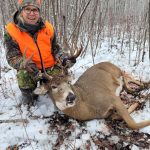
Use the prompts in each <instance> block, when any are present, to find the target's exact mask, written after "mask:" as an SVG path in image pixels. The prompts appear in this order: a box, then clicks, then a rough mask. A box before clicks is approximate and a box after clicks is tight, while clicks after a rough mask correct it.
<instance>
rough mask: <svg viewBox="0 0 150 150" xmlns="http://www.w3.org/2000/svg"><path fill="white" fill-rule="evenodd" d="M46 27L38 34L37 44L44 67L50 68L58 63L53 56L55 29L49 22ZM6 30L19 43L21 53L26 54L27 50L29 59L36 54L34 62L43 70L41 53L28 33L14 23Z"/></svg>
mask: <svg viewBox="0 0 150 150" xmlns="http://www.w3.org/2000/svg"><path fill="white" fill-rule="evenodd" d="M45 26H46V27H44V28H42V29H41V30H39V31H38V33H37V44H38V46H39V49H40V52H41V56H42V60H43V63H44V67H45V68H49V67H52V66H54V65H55V63H56V61H55V59H54V57H53V55H52V44H51V41H52V39H53V36H54V29H53V26H52V25H51V24H50V23H49V22H48V21H46V22H45ZM6 30H7V31H8V33H9V34H10V36H11V37H12V39H13V40H15V41H16V42H17V43H18V45H19V48H20V51H21V53H22V54H24V51H25V50H26V57H27V58H28V57H30V56H31V55H32V54H34V55H33V58H32V61H33V62H35V63H36V65H37V66H38V68H39V69H42V66H41V60H40V55H39V51H38V48H37V45H36V43H35V41H34V39H33V38H32V37H31V36H30V35H29V34H28V33H27V32H24V31H21V30H20V29H19V28H18V27H17V26H16V25H15V24H14V23H9V24H8V25H7V26H6Z"/></svg>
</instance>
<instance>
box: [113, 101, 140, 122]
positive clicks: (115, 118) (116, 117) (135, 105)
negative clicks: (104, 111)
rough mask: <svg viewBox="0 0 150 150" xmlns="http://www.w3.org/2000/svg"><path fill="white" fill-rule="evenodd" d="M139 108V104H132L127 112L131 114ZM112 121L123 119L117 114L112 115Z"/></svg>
mask: <svg viewBox="0 0 150 150" xmlns="http://www.w3.org/2000/svg"><path fill="white" fill-rule="evenodd" d="M138 106H139V103H134V104H132V105H131V106H130V107H129V108H128V109H127V110H128V113H129V114H131V113H132V112H133V111H134V110H135V109H136V108H137V107H138ZM111 118H112V120H120V119H122V118H121V116H119V115H118V114H117V113H114V114H112V116H111Z"/></svg>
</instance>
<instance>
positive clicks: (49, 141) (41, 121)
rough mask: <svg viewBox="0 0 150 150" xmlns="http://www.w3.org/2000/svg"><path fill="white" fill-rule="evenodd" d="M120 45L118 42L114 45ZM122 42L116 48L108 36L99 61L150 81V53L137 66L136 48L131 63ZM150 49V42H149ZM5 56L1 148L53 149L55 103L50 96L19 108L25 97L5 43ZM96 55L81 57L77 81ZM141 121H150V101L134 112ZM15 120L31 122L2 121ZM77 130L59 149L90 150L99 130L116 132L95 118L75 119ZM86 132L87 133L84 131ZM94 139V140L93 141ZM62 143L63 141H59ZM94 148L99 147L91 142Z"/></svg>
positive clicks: (148, 130)
mask: <svg viewBox="0 0 150 150" xmlns="http://www.w3.org/2000/svg"><path fill="white" fill-rule="evenodd" d="M116 44H117V40H116V43H115V44H114V45H116ZM119 49H120V45H119V44H118V45H117V46H116V47H112V49H110V47H109V45H108V41H107V39H105V40H104V41H103V43H102V45H101V48H100V49H99V50H98V51H97V55H96V57H95V63H98V62H103V61H110V62H112V63H114V64H116V65H117V66H119V67H120V68H121V69H123V70H125V71H126V72H128V73H130V74H132V75H133V76H134V77H135V78H136V79H142V80H144V81H150V61H149V59H148V52H146V54H145V59H144V62H140V63H139V64H138V65H137V66H134V61H135V55H136V51H133V53H132V55H131V58H132V59H131V61H130V64H129V54H128V47H127V46H125V47H124V51H123V52H124V53H122V54H121V53H120V50H119ZM147 49H148V45H147ZM1 51H2V55H1V56H0V61H1V66H2V73H1V74H2V78H1V79H0V132H1V134H0V150H5V149H6V147H8V146H11V145H12V146H13V145H19V148H20V149H22V150H33V149H34V150H51V149H53V146H54V145H55V144H56V142H57V140H58V136H59V134H58V133H57V132H56V131H53V130H52V129H51V128H49V117H50V116H51V115H53V113H54V111H56V108H55V106H54V105H53V103H52V102H51V100H50V99H49V98H48V96H47V95H45V96H40V97H39V101H38V102H37V104H36V106H33V107H31V108H30V111H29V110H28V108H27V106H26V105H21V107H18V104H19V103H20V99H21V92H20V90H19V88H18V86H17V81H16V77H15V75H16V71H15V70H13V69H12V68H11V67H10V66H9V65H8V64H7V62H6V60H5V53H4V48H3V45H1ZM92 65H93V63H92V57H91V55H90V51H89V52H87V54H86V56H85V57H84V58H81V57H80V58H78V60H77V63H76V64H75V65H74V66H73V67H72V68H71V71H72V72H73V74H74V81H75V80H77V78H78V77H79V76H80V75H81V74H82V73H83V72H84V71H85V70H86V69H87V68H89V67H90V66H92ZM132 116H133V117H134V119H137V121H142V120H150V102H149V101H148V102H147V103H146V107H145V108H144V110H142V111H136V112H135V113H133V114H132ZM14 119H28V120H29V123H27V124H26V123H22V122H17V123H14V122H12V123H7V122H6V123H2V120H14ZM69 120H71V121H72V124H73V127H74V130H73V132H71V136H70V137H69V139H67V138H66V139H65V140H64V141H63V143H64V144H63V143H62V144H61V145H60V147H59V149H61V150H63V149H64V150H65V149H68V150H69V149H79V148H80V149H83V150H84V149H86V146H85V145H87V142H88V141H89V140H90V138H91V137H92V136H93V137H94V135H96V134H97V132H101V133H103V135H101V136H104V135H106V136H107V135H108V136H109V135H110V133H111V132H112V131H111V130H110V129H109V128H108V127H107V125H106V124H105V120H102V119H101V120H91V121H87V122H85V124H86V126H85V127H84V126H83V127H82V126H79V124H78V123H77V122H76V121H75V120H73V119H69ZM64 129H65V126H63V125H62V126H61V125H60V126H59V128H58V129H57V130H59V131H60V130H62V131H63V130H64ZM81 130H82V131H83V132H82V134H81V135H80V138H76V136H77V135H79V133H80V132H81ZM84 131H86V132H84ZM139 132H141V133H148V134H150V126H149V127H145V128H143V129H140V130H139ZM111 140H113V142H114V143H115V142H116V143H117V142H118V137H117V136H113V137H111ZM93 141H94V140H93ZM59 143H60V142H59ZM90 144H91V145H90V146H91V147H92V149H93V150H96V149H98V147H97V146H96V145H95V144H94V143H93V142H91V143H90ZM131 149H133V150H134V149H139V148H138V146H136V145H133V146H132V148H131Z"/></svg>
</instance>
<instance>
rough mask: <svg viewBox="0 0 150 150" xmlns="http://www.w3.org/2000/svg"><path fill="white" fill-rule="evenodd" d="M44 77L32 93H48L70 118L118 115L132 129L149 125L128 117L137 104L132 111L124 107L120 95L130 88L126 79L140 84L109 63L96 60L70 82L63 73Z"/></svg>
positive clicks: (115, 116)
mask: <svg viewBox="0 0 150 150" xmlns="http://www.w3.org/2000/svg"><path fill="white" fill-rule="evenodd" d="M79 53H81V49H80V50H79V51H78V52H77V53H76V55H75V57H78V56H79ZM73 57H74V56H73ZM62 72H66V71H62ZM45 77H46V78H47V82H46V83H45V82H44V83H43V84H42V85H41V86H39V87H38V88H36V89H35V91H34V93H35V94H45V93H48V94H49V96H50V98H51V99H52V101H53V102H54V104H55V105H56V106H57V107H58V109H60V110H61V111H62V112H63V113H65V114H66V115H68V116H70V117H72V118H75V119H78V120H82V121H84V120H91V119H99V118H108V117H112V118H116V119H120V118H121V119H123V120H124V121H125V122H126V123H127V125H128V127H129V128H132V129H139V128H143V127H145V126H149V125H150V120H148V121H143V122H140V123H136V122H135V121H134V120H133V118H132V117H131V116H130V113H131V112H132V111H133V110H134V109H135V108H136V106H135V108H133V109H132V110H130V108H129V110H127V108H126V107H125V106H124V104H123V102H122V101H121V98H120V92H121V91H122V89H123V88H125V89H126V90H128V91H130V92H132V91H133V90H132V89H131V88H130V87H129V86H128V82H129V81H131V82H133V83H136V84H137V85H139V86H141V87H142V86H143V84H142V83H141V82H139V81H136V80H135V79H133V78H132V77H129V76H128V75H126V74H125V73H124V72H123V71H122V70H120V68H118V67H117V66H115V65H114V64H112V63H110V62H102V63H98V64H96V65H94V66H92V67H91V68H89V69H87V70H86V71H85V72H84V73H83V74H82V75H81V76H80V77H79V79H78V80H77V81H76V82H75V84H73V85H71V84H70V83H69V82H68V75H66V74H60V75H56V76H53V77H52V76H49V75H48V74H46V73H45ZM131 107H132V106H131ZM133 107H134V106H133Z"/></svg>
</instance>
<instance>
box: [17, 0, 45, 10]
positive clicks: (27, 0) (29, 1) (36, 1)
mask: <svg viewBox="0 0 150 150" xmlns="http://www.w3.org/2000/svg"><path fill="white" fill-rule="evenodd" d="M41 3H42V0H18V6H19V9H22V8H23V7H25V6H28V5H32V6H35V7H37V8H38V9H40V8H41Z"/></svg>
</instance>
